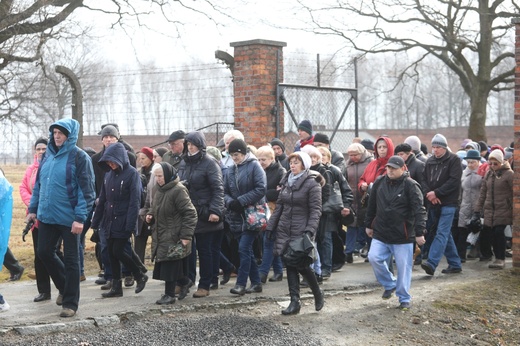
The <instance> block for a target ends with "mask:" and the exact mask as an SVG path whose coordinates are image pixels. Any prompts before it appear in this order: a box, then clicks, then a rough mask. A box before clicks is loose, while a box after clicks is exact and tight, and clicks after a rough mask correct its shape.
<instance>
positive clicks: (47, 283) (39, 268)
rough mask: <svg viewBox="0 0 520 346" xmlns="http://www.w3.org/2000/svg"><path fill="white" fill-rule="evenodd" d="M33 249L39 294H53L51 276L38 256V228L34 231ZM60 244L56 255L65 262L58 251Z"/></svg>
mask: <svg viewBox="0 0 520 346" xmlns="http://www.w3.org/2000/svg"><path fill="white" fill-rule="evenodd" d="M32 238H33V248H34V272H35V273H36V288H37V289H38V293H51V276H50V275H49V272H48V271H47V268H45V264H43V261H42V260H41V258H40V256H38V228H34V229H33V231H32ZM57 247H58V244H56V255H58V257H59V258H60V260H61V261H62V262H63V253H62V252H61V251H57Z"/></svg>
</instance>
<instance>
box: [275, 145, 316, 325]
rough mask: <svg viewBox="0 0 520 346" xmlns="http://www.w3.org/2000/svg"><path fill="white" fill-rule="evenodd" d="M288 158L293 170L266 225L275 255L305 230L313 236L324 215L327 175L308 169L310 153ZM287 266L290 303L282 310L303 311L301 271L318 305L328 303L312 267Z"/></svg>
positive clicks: (287, 177)
mask: <svg viewBox="0 0 520 346" xmlns="http://www.w3.org/2000/svg"><path fill="white" fill-rule="evenodd" d="M288 159H289V167H290V169H291V171H290V173H288V174H287V175H286V176H285V177H284V178H283V179H282V181H281V182H280V185H281V186H282V189H281V191H280V195H279V196H278V200H277V201H276V209H275V210H274V213H273V215H272V216H271V218H270V219H269V224H268V225H267V230H268V232H269V233H268V234H269V237H270V238H271V239H274V254H275V255H276V256H282V255H283V254H284V253H285V251H286V250H287V248H288V246H289V243H290V242H291V241H292V240H295V239H299V238H301V237H302V236H303V235H304V234H305V233H307V234H308V235H310V238H313V237H314V236H315V235H316V232H317V230H318V224H319V222H320V217H321V187H322V184H324V178H323V177H322V176H321V175H320V174H319V173H317V172H314V171H309V168H310V167H311V158H310V156H309V155H308V154H307V153H305V152H301V151H298V152H295V153H292V154H291V155H289V158H288ZM318 181H319V182H318ZM286 270H287V283H288V285H289V294H290V296H291V303H290V304H289V306H288V307H287V309H284V310H283V311H282V314H283V315H294V314H297V313H299V312H300V307H301V306H300V276H299V275H298V273H299V274H301V275H302V276H303V278H304V280H306V281H307V283H308V284H309V287H310V288H311V290H312V293H313V294H314V304H315V309H316V311H320V310H321V309H322V308H323V305H324V303H325V302H324V297H323V292H322V291H321V289H320V287H319V285H318V280H317V278H316V276H315V275H314V273H313V272H312V270H311V268H310V267H309V266H308V265H302V266H299V267H293V266H291V265H290V264H288V263H286Z"/></svg>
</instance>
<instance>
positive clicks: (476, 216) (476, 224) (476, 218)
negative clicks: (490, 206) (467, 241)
mask: <svg viewBox="0 0 520 346" xmlns="http://www.w3.org/2000/svg"><path fill="white" fill-rule="evenodd" d="M467 227H468V230H470V231H471V233H478V232H480V231H481V230H482V222H481V221H480V213H479V212H475V213H473V216H472V217H471V221H470V222H469V223H468V225H467Z"/></svg>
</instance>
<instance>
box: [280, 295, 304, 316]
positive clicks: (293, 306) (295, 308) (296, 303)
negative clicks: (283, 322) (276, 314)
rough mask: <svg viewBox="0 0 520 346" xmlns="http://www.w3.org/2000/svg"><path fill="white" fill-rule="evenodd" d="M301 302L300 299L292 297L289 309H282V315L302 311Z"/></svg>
mask: <svg viewBox="0 0 520 346" xmlns="http://www.w3.org/2000/svg"><path fill="white" fill-rule="evenodd" d="M300 308H301V304H300V299H298V298H291V303H290V304H289V306H288V307H287V309H284V310H282V315H296V314H298V313H299V312H300Z"/></svg>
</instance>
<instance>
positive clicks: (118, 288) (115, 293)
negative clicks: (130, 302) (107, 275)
mask: <svg viewBox="0 0 520 346" xmlns="http://www.w3.org/2000/svg"><path fill="white" fill-rule="evenodd" d="M101 296H102V297H103V298H115V297H122V296H123V283H122V282H121V280H115V279H114V280H112V288H111V289H110V291H108V292H106V293H103V294H102V295H101Z"/></svg>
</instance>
